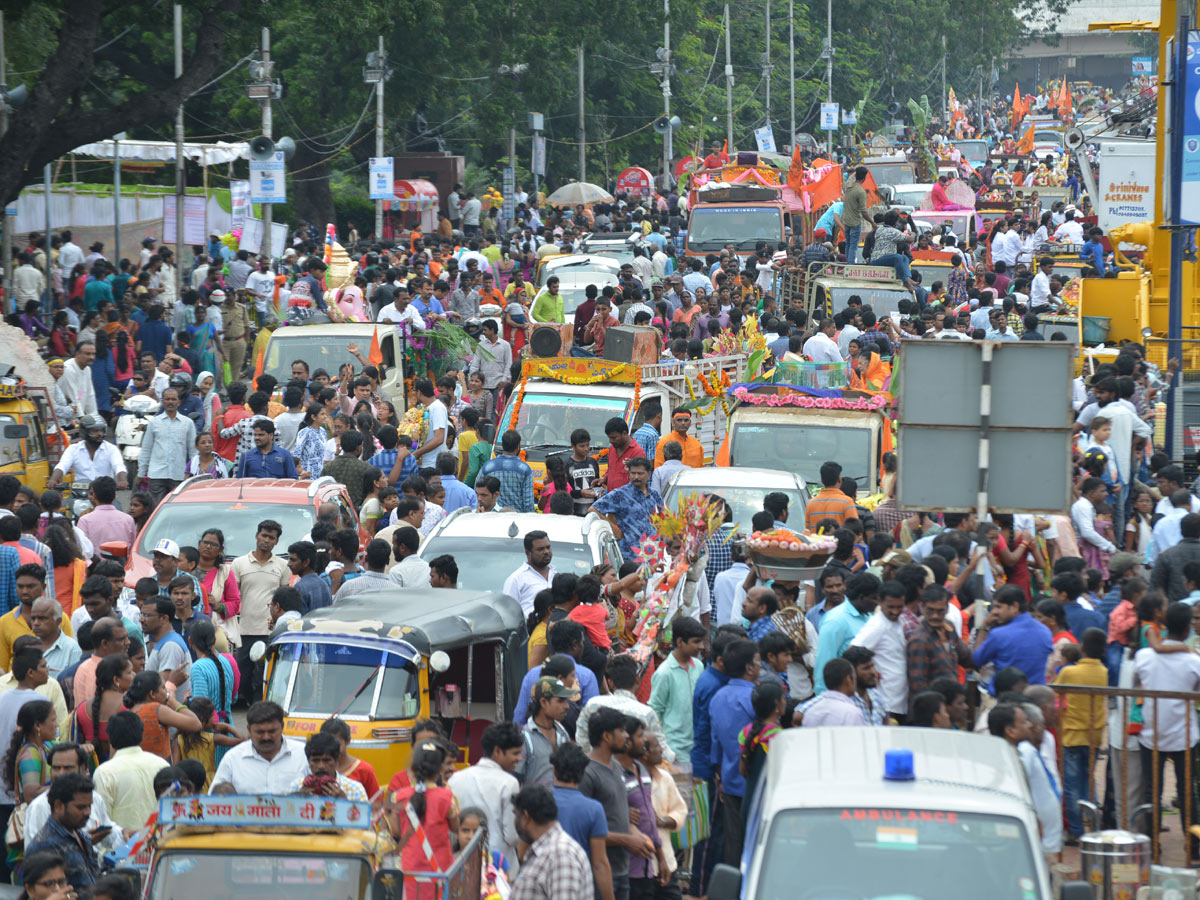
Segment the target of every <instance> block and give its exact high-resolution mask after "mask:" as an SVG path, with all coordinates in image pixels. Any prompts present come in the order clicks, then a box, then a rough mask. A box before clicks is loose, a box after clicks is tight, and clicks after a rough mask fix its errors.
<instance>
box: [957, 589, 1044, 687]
mask: <svg viewBox="0 0 1200 900" xmlns="http://www.w3.org/2000/svg"><path fill="white" fill-rule="evenodd" d="M1024 609H1025V592H1024V591H1023V590H1022V589H1021V588H1019V587H1017V586H1016V585H1015V584H1007V585H1005V586H1004V587H1002V588H1000V590H998V591H996V595H995V597H993V598H992V611H991V612H990V613H989V614H988V617H987V619H986V620H985V621H984V623H983V626H982V627H981V628H980V629H979V635H980V638H981V641H982V642H981V643H980V645H979V646H978V647H977V648H976V649H975V656H974V658H975V668H977V669H981V668H983V667H984V665H986V664H987V663H989V662H991V663H995V664H996V671H997V672H998V671H1000V670H1001V669H1004V668H1007V667H1008V666H1015V667H1016V668H1018V669H1020V670H1021V671H1022V672H1024V673H1025V677H1026V678H1028V679H1029V683H1030V684H1045V683H1046V659H1047V658H1048V657H1049V656H1050V653H1051V651H1052V650H1053V649H1054V641H1053V639H1052V637H1051V635H1050V629H1049V628H1047V627H1046V626H1045V625H1043V624H1042V623H1041V622H1039V621H1037V619H1035V618H1034V617H1033V616H1031V615H1030V614H1029V613H1027V612H1025V611H1024ZM993 680H994V679H993ZM992 689H993V683H992V682H988V690H989V691H990V690H992Z"/></svg>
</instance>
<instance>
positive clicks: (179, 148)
mask: <svg viewBox="0 0 1200 900" xmlns="http://www.w3.org/2000/svg"><path fill="white" fill-rule="evenodd" d="M182 77H183V4H181V3H176V4H175V80H176V81H178V80H179V79H180V78H182ZM183 136H184V126H183V98H182V97H180V98H179V108H178V109H177V110H176V111H175V296H176V297H182V296H183V204H184V199H185V197H186V195H187V160H186V159H185V158H184V155H183ZM118 149H119V148H118V146H117V145H116V144H115V143H114V144H113V150H114V152H115V151H117V150H118ZM116 162H117V165H118V166H119V165H120V164H121V161H120V160H119V159H118V160H117V161H116Z"/></svg>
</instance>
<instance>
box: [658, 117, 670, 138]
mask: <svg viewBox="0 0 1200 900" xmlns="http://www.w3.org/2000/svg"><path fill="white" fill-rule="evenodd" d="M654 130H655V132H656V133H658V134H666V133H667V132H668V131H670V130H671V120H670V119H668V118H667V117H666V116H659V117H658V118H657V119H655V120H654Z"/></svg>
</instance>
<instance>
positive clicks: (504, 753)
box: [446, 722, 525, 876]
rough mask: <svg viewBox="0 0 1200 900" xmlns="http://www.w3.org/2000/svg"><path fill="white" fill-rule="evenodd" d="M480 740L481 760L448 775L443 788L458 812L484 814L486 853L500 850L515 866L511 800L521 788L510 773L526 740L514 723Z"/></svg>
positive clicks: (485, 733)
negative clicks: (459, 810) (486, 835)
mask: <svg viewBox="0 0 1200 900" xmlns="http://www.w3.org/2000/svg"><path fill="white" fill-rule="evenodd" d="M480 740H481V742H482V745H483V756H481V757H480V758H479V760H478V762H476V763H475V765H473V766H471V767H469V768H466V769H459V770H458V771H457V772H455V773H454V774H453V775H451V776H450V780H449V781H448V782H447V783H446V785H447V787H449V788H450V790H451V792H452V793H453V794H454V798H455V799H456V800H457V801H458V806H459V808H460V809H467V808H469V807H472V806H474V807H478V808H479V809H482V810H483V811H484V812H486V813H487V821H488V842H489V844H490V847H489V849H491V850H499V851H500V852H502V853H503V854H504V857H505V859H507V860H509V861H510V863H511V864H512V865H514V866H515V865H516V863H517V828H516V825H514V824H513V805H512V798H513V797H514V796H516V793H517V791H518V789H519V788H520V785H519V784H518V782H517V778H516V776H515V775H513V770H514V769H515V768H516V767H517V764H518V763H519V762H520V761H521V754H522V752H523V751H524V749H525V739H524V736H523V735H522V734H521V729H519V728H518V727H517V726H516V725H514V724H513V723H511V722H497V723H495V724H494V725H489V726H488V727H487V728H485V729H484V731H483V735H482V737H481V738H480ZM511 874H512V873H510V876H511Z"/></svg>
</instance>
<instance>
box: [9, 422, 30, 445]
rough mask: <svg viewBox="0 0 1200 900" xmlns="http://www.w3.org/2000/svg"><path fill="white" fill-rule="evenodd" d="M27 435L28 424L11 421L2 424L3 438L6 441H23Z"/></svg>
mask: <svg viewBox="0 0 1200 900" xmlns="http://www.w3.org/2000/svg"><path fill="white" fill-rule="evenodd" d="M27 437H29V426H28V425H21V424H18V423H15V422H14V423H13V424H11V425H5V426H4V439H5V440H6V441H23V440H25V439H26V438H27Z"/></svg>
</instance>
